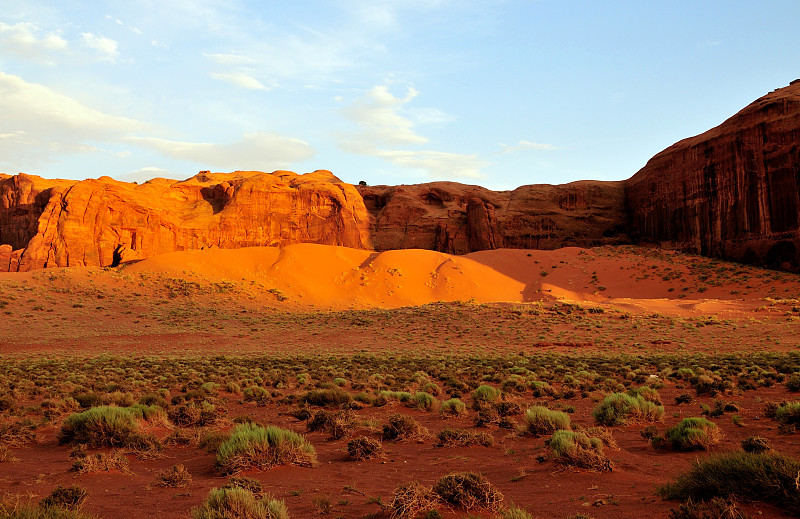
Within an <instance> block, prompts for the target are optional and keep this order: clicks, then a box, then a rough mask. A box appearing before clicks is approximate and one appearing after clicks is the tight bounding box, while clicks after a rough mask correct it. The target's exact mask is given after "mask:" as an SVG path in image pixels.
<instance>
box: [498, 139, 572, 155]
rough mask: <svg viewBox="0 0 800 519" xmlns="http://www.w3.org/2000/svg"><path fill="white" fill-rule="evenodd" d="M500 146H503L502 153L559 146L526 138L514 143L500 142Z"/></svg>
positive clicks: (553, 148) (548, 148) (552, 148)
mask: <svg viewBox="0 0 800 519" xmlns="http://www.w3.org/2000/svg"><path fill="white" fill-rule="evenodd" d="M500 146H501V147H502V148H503V150H502V151H501V153H512V152H515V151H527V150H557V149H558V148H557V147H555V146H553V145H552V144H543V143H540V142H531V141H526V140H521V141H519V142H518V143H517V144H514V145H510V146H509V145H507V144H503V143H500Z"/></svg>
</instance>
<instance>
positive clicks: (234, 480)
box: [222, 476, 264, 495]
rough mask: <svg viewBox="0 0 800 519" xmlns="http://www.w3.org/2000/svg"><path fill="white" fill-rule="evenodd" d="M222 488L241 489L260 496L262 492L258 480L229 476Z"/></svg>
mask: <svg viewBox="0 0 800 519" xmlns="http://www.w3.org/2000/svg"><path fill="white" fill-rule="evenodd" d="M222 488H243V489H245V490H248V491H250V492H252V493H253V494H255V495H260V494H261V492H263V490H264V488H263V486H262V485H261V482H260V481H259V480H257V479H255V478H249V477H247V476H231V477H230V478H229V479H228V482H227V483H225V485H224V486H223V487H222Z"/></svg>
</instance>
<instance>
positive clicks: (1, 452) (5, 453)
mask: <svg viewBox="0 0 800 519" xmlns="http://www.w3.org/2000/svg"><path fill="white" fill-rule="evenodd" d="M9 461H18V458H16V457H15V456H14V455H13V454H11V451H10V450H8V447H6V445H5V444H3V443H0V463H6V462H9Z"/></svg>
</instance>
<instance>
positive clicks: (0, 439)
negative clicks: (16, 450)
mask: <svg viewBox="0 0 800 519" xmlns="http://www.w3.org/2000/svg"><path fill="white" fill-rule="evenodd" d="M35 440H36V424H35V423H34V422H33V421H31V420H30V419H29V418H23V419H21V420H11V421H8V422H5V423H0V445H6V446H9V447H21V446H22V445H24V444H26V443H29V442H32V441H35Z"/></svg>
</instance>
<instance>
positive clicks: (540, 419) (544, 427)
mask: <svg viewBox="0 0 800 519" xmlns="http://www.w3.org/2000/svg"><path fill="white" fill-rule="evenodd" d="M525 424H526V425H525V432H526V433H527V434H532V435H534V436H541V435H543V434H552V433H554V432H555V431H557V430H559V429H565V430H566V429H570V428H571V424H570V419H569V415H568V414H567V413H564V412H562V411H554V410H552V409H548V408H546V407H544V406H540V405H535V406H533V407H530V408H528V410H527V411H525Z"/></svg>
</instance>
